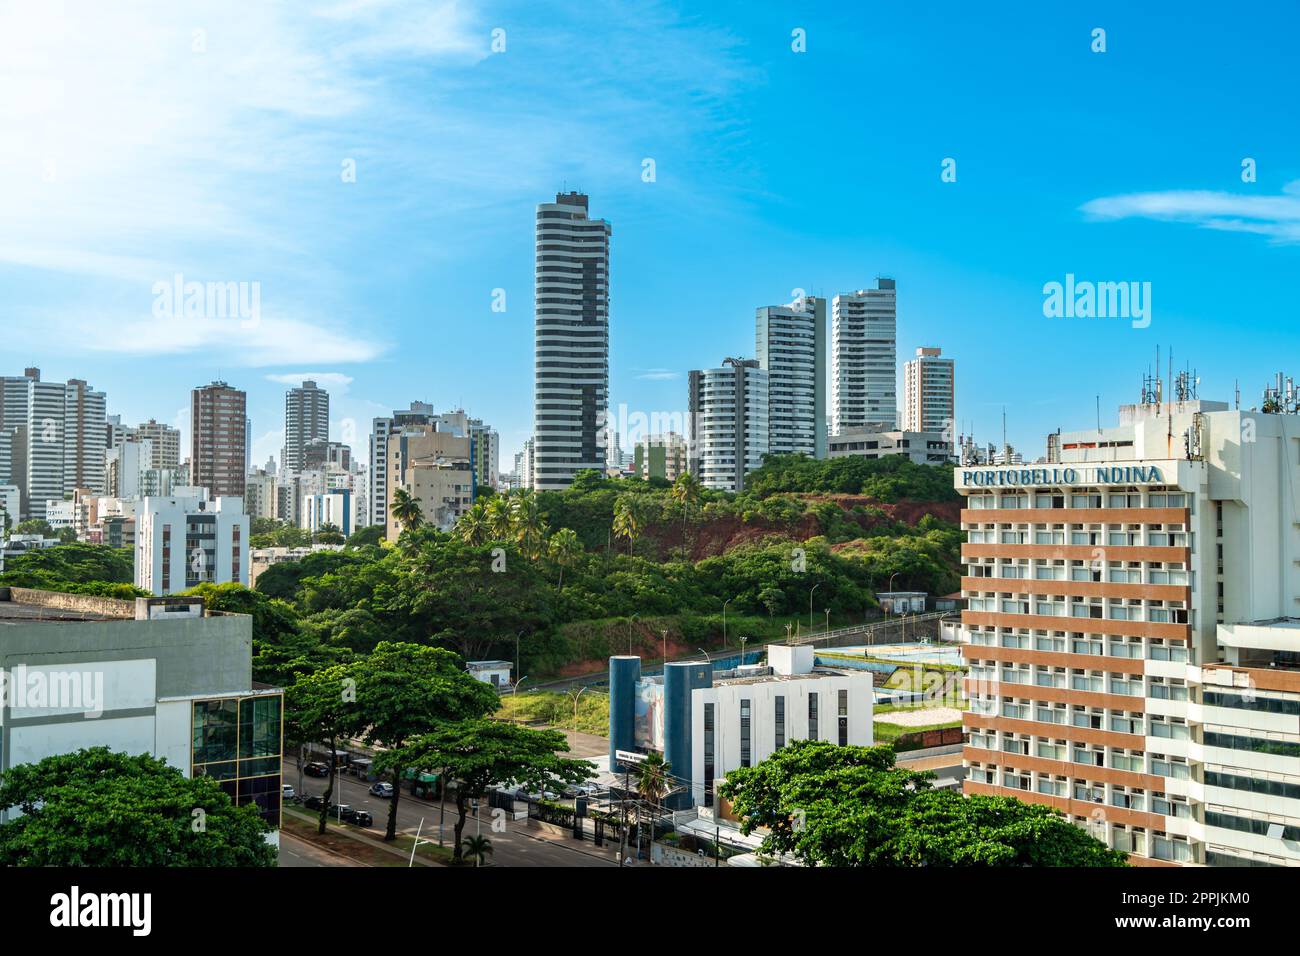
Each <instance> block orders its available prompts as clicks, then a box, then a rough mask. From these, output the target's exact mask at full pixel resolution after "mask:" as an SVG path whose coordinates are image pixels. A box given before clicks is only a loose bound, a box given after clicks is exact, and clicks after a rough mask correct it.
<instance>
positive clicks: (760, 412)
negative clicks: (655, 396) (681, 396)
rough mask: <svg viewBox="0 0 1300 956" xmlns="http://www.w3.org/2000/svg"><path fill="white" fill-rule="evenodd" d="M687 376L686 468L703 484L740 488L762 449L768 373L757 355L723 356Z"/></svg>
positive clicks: (766, 424) (765, 450)
mask: <svg viewBox="0 0 1300 956" xmlns="http://www.w3.org/2000/svg"><path fill="white" fill-rule="evenodd" d="M687 378H688V385H687V387H688V389H689V395H688V403H689V409H690V429H691V430H690V435H689V442H688V445H687V455H688V460H689V462H690V470H691V473H692V474H694V475H695V477H696V478H698V479H699V481H700V484H702V485H704V486H705V487H706V488H716V489H717V490H719V491H741V490H742V489H743V488H744V487H745V476H746V475H747V474H749V473H750V472H751V471H754V470H755V469H756V468H758V467H759V466H760V465H762V464H763V456H764V455H766V454H768V448H769V446H768V440H769V435H770V433H771V429H770V423H769V421H768V414H769V410H770V408H771V400H770V392H769V382H770V380H771V376H770V374H769V373H768V371H767V370H766V369H764V368H761V367H760V366H759V363H758V360H757V359H739V358H728V359H724V360H723V362H722V367H721V368H706V369H693V370H692V371H691V372H690V373H689V375H688V376H687Z"/></svg>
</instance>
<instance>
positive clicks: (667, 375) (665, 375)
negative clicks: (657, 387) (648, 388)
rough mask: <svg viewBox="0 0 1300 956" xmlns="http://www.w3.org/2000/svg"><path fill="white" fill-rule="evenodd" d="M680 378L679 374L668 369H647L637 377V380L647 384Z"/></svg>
mask: <svg viewBox="0 0 1300 956" xmlns="http://www.w3.org/2000/svg"><path fill="white" fill-rule="evenodd" d="M681 377H682V374H681V372H674V371H673V370H672V369H670V368H647V369H643V370H641V372H640V374H639V375H637V378H638V379H642V380H644V381H648V382H667V381H671V380H673V379H676V378H681Z"/></svg>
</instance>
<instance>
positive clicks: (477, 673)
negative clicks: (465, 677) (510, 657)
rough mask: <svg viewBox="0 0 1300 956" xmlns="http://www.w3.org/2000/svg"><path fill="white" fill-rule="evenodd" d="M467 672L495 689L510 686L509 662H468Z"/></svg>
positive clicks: (466, 665)
mask: <svg viewBox="0 0 1300 956" xmlns="http://www.w3.org/2000/svg"><path fill="white" fill-rule="evenodd" d="M465 670H467V671H469V672H470V675H471V676H472V677H474V678H475V679H476V680H481V681H482V682H483V683H485V684H491V685H492V686H493V687H509V686H510V662H509V661H466V662H465Z"/></svg>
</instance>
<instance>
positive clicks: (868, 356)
mask: <svg viewBox="0 0 1300 956" xmlns="http://www.w3.org/2000/svg"><path fill="white" fill-rule="evenodd" d="M897 296H898V292H897V289H896V286H895V283H894V280H893V279H877V280H876V288H874V289H859V290H858V291H856V292H846V293H842V294H841V295H837V296H836V297H835V299H834V301H833V302H832V304H831V316H832V319H831V356H832V357H831V429H832V431H834V432H835V433H837V434H838V433H839V432H840V431H841V430H845V429H850V428H864V427H877V428H884V429H893V428H897V427H898V298H897Z"/></svg>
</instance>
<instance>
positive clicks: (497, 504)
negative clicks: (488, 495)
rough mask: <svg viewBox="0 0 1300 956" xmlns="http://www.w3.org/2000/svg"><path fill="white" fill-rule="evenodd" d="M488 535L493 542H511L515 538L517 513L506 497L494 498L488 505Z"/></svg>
mask: <svg viewBox="0 0 1300 956" xmlns="http://www.w3.org/2000/svg"><path fill="white" fill-rule="evenodd" d="M486 510H487V514H486V519H487V524H488V534H489V535H491V540H493V541H510V540H511V539H512V538H514V527H515V524H514V522H515V513H514V508H513V506H512V505H511V503H510V499H509V498H507V497H505V496H499V497H496V498H493V499H492V500H491V501H489V502H488V503H487V509H486Z"/></svg>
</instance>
